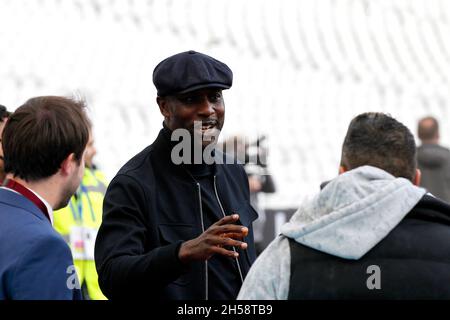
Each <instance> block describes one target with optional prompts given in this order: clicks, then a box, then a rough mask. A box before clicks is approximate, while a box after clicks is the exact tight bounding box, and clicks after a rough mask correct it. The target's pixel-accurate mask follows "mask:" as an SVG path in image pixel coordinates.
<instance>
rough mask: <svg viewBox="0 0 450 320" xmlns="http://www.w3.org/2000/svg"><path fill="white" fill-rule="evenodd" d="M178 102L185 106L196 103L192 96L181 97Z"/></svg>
mask: <svg viewBox="0 0 450 320" xmlns="http://www.w3.org/2000/svg"><path fill="white" fill-rule="evenodd" d="M180 100H181V102H183V103H185V104H193V103H195V102H196V99H195V97H194V96H187V97H183V98H181V99H180Z"/></svg>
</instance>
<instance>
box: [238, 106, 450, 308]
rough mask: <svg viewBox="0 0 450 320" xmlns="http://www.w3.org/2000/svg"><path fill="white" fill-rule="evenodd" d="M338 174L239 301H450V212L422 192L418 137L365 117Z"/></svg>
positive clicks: (255, 269)
mask: <svg viewBox="0 0 450 320" xmlns="http://www.w3.org/2000/svg"><path fill="white" fill-rule="evenodd" d="M339 173H340V174H339V176H338V177H337V178H335V179H333V180H332V181H330V182H329V183H328V184H327V185H326V186H325V187H324V188H323V190H322V191H321V192H320V193H319V194H318V195H316V197H314V198H313V199H312V200H309V201H306V202H305V203H303V204H302V205H301V206H300V208H299V209H298V211H297V212H296V213H295V214H294V216H293V217H292V218H291V219H290V221H289V222H288V223H287V224H285V225H283V226H282V228H281V235H280V236H278V237H277V238H276V239H275V240H274V241H273V242H272V243H271V244H270V245H269V246H268V248H267V249H266V250H265V251H264V252H263V253H262V254H261V255H260V256H259V257H258V259H257V260H256V262H255V264H254V265H253V266H252V268H251V269H250V271H249V274H248V275H247V278H246V279H245V282H244V284H243V286H242V289H241V291H240V293H239V297H238V299H292V300H295V299H316V300H323V299H450V286H449V285H448V283H449V280H450V261H449V259H448V257H449V252H450V205H449V204H447V203H446V202H444V201H441V200H439V199H437V198H435V197H432V196H430V195H428V194H426V190H425V189H423V188H420V187H418V185H419V184H420V170H418V169H417V165H416V146H415V141H414V136H413V135H412V133H411V132H410V131H409V129H408V128H407V127H405V126H404V125H403V124H401V123H400V122H398V121H397V120H395V119H393V118H391V117H390V116H388V115H385V114H382V113H364V114H361V115H359V116H357V117H356V118H354V119H353V120H352V121H351V123H350V126H349V128H348V131H347V135H346V137H345V139H344V143H343V147H342V157H341V165H340V168H339Z"/></svg>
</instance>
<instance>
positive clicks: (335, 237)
mask: <svg viewBox="0 0 450 320" xmlns="http://www.w3.org/2000/svg"><path fill="white" fill-rule="evenodd" d="M425 193H426V191H425V189H422V188H419V187H416V186H414V185H413V184H412V183H411V182H410V181H409V180H407V179H404V178H395V177H394V176H392V175H391V174H389V173H387V172H385V171H383V170H381V169H378V168H375V167H371V166H363V167H359V168H356V169H354V170H351V171H348V172H346V173H344V174H341V175H339V176H338V177H337V178H335V179H334V180H332V181H331V182H330V183H329V184H327V185H326V187H325V188H324V189H323V190H322V191H321V192H320V193H319V194H318V195H317V196H316V197H314V198H313V199H311V200H310V201H307V202H305V203H304V204H303V205H302V206H301V207H300V208H299V209H298V210H297V212H296V213H295V214H294V215H293V216H292V218H291V219H290V221H289V222H288V223H286V224H285V225H283V226H282V228H281V233H282V234H283V235H284V236H286V237H288V238H292V239H294V240H295V241H297V242H298V243H300V244H303V245H305V246H308V247H310V248H313V249H316V250H319V251H322V252H325V253H328V254H331V255H334V256H337V257H341V258H344V259H354V260H357V259H360V258H361V257H362V256H363V255H365V254H366V253H367V252H368V251H370V250H371V249H372V248H373V247H374V246H375V245H376V244H377V243H378V242H380V241H381V240H382V239H383V238H384V237H386V236H387V235H388V234H389V232H390V231H391V230H392V229H394V228H395V227H396V226H397V224H398V223H399V222H400V221H401V220H402V219H403V218H404V217H405V216H406V215H407V214H408V213H409V212H410V211H411V209H412V208H413V207H414V206H415V205H416V204H417V203H418V202H419V200H420V199H421V198H422V197H423V196H424V195H425Z"/></svg>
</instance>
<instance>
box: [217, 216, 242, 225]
mask: <svg viewBox="0 0 450 320" xmlns="http://www.w3.org/2000/svg"><path fill="white" fill-rule="evenodd" d="M238 220H239V215H238V214H232V215H229V216H225V217H223V218H222V219H220V220H219V221H217V222H216V223H214V224H213V225H215V226H222V225H224V224H228V223H233V222H236V221H238Z"/></svg>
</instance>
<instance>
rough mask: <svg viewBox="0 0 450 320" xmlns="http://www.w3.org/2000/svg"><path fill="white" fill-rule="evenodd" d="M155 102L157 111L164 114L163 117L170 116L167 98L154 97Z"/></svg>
mask: <svg viewBox="0 0 450 320" xmlns="http://www.w3.org/2000/svg"><path fill="white" fill-rule="evenodd" d="M156 103H157V104H158V106H159V111H160V112H161V114H162V115H163V116H164V118H168V117H169V116H170V110H169V104H168V103H167V99H166V98H163V97H156Z"/></svg>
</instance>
